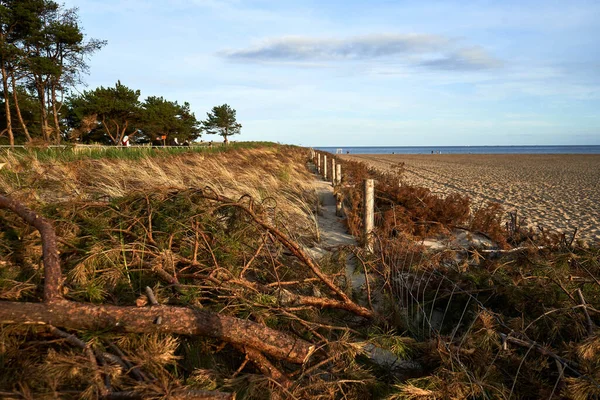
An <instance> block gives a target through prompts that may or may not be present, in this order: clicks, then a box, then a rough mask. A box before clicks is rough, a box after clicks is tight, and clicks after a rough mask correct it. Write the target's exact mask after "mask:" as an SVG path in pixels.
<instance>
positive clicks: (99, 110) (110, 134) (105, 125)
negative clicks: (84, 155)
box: [70, 81, 142, 144]
mask: <svg viewBox="0 0 600 400" xmlns="http://www.w3.org/2000/svg"><path fill="white" fill-rule="evenodd" d="M139 97H140V91H139V90H133V89H130V88H128V87H127V86H125V85H123V84H121V81H118V82H117V83H116V85H115V86H114V87H106V88H105V87H103V86H100V87H99V88H97V89H94V90H91V91H84V92H83V94H82V95H81V96H76V97H72V98H71V99H70V109H71V121H72V125H73V127H74V128H75V130H74V131H73V135H72V136H74V137H77V136H79V137H80V138H82V139H85V137H86V136H87V135H92V136H94V138H95V139H96V140H97V141H103V140H101V139H102V138H101V137H98V134H97V133H98V130H100V131H101V132H102V133H103V134H104V135H105V140H106V139H108V140H109V141H110V142H111V143H113V144H120V143H121V142H122V141H123V138H124V137H125V136H126V135H132V134H134V133H136V132H137V130H138V128H137V126H136V124H137V123H138V120H139V118H140V114H141V111H142V109H141V104H140V102H139V100H138V99H139ZM94 120H95V121H96V123H95V124H94V123H93V121H94ZM98 139H100V140H98Z"/></svg>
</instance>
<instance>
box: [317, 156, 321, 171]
mask: <svg viewBox="0 0 600 400" xmlns="http://www.w3.org/2000/svg"><path fill="white" fill-rule="evenodd" d="M317 172H318V173H321V153H319V154H317Z"/></svg>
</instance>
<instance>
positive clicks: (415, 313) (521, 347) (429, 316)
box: [375, 240, 600, 399]
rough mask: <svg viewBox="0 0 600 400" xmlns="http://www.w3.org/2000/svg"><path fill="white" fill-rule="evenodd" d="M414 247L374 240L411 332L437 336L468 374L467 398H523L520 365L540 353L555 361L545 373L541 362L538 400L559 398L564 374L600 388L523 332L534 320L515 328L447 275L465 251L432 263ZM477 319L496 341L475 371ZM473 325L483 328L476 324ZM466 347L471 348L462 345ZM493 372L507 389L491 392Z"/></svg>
mask: <svg viewBox="0 0 600 400" xmlns="http://www.w3.org/2000/svg"><path fill="white" fill-rule="evenodd" d="M412 246H413V247H412V249H411V245H410V244H407V246H406V248H405V251H404V252H402V251H401V252H396V251H390V249H389V248H388V246H387V243H386V242H385V241H381V240H379V241H377V242H376V248H375V252H376V253H378V254H380V255H381V257H382V263H383V264H384V265H386V266H387V267H388V270H389V277H388V278H387V280H388V282H387V288H388V290H389V291H390V294H391V295H392V296H393V298H394V299H395V300H396V304H397V306H398V310H399V311H400V313H401V314H402V317H403V320H404V324H405V326H406V329H407V331H408V332H409V333H410V335H411V336H412V337H414V338H416V339H417V340H421V341H423V340H430V339H435V340H436V341H437V343H438V344H439V345H440V346H442V350H443V351H444V352H445V353H446V354H447V356H448V357H449V360H450V366H451V368H452V369H453V370H454V371H458V372H461V373H463V374H464V376H466V377H467V379H468V380H469V382H470V387H471V388H472V389H471V390H472V393H471V394H470V396H469V397H471V398H486V399H491V398H507V399H514V398H523V396H522V395H520V394H518V392H517V388H518V385H519V378H520V377H522V376H523V374H524V373H525V370H524V365H528V367H530V366H531V365H530V364H531V363H539V360H540V358H539V357H541V358H542V359H544V358H545V359H547V360H552V361H554V364H555V366H556V370H555V372H554V373H550V374H548V371H549V370H550V368H551V367H550V366H547V365H546V366H544V367H545V368H544V371H545V374H540V379H544V380H546V381H547V382H548V383H549V384H550V386H551V387H552V390H551V391H550V393H549V394H546V395H547V396H545V395H544V394H542V393H540V397H538V398H548V399H553V398H563V397H562V396H561V394H560V388H561V387H562V386H563V383H564V379H565V376H566V375H568V376H572V377H576V378H580V379H584V380H586V381H587V382H588V384H589V385H591V386H593V387H595V388H596V389H600V383H599V382H597V381H596V380H595V379H594V377H592V376H590V375H586V374H585V373H583V372H582V371H580V369H579V365H578V363H577V362H576V361H573V360H570V359H567V358H565V357H563V356H561V355H560V352H559V351H556V350H554V349H553V348H552V347H551V346H550V345H548V344H545V343H538V342H536V341H535V340H533V339H531V338H530V337H529V336H528V335H527V333H526V332H525V331H526V330H527V329H528V328H529V327H530V326H531V325H532V324H533V323H534V322H536V321H537V319H536V320H534V321H533V322H531V323H530V324H529V325H528V326H526V327H525V328H523V329H517V328H515V326H514V324H508V323H507V322H506V321H505V318H504V316H503V315H502V314H501V313H499V312H497V311H495V310H494V309H493V307H488V305H486V304H485V300H484V299H481V298H480V296H479V293H478V292H477V291H472V290H469V289H467V288H465V287H464V286H465V285H464V281H457V280H454V279H452V278H451V277H449V276H448V275H452V274H449V271H452V272H453V273H455V274H459V273H461V271H459V270H457V269H458V268H459V266H460V265H461V263H464V262H467V258H468V257H469V253H468V251H467V249H464V251H463V252H462V253H458V254H457V253H456V252H454V253H453V255H454V257H455V258H454V260H451V261H448V260H446V261H445V262H444V261H440V260H439V259H437V260H434V261H432V259H431V258H432V257H433V256H432V255H431V254H429V253H427V252H424V251H413V250H414V245H412ZM453 269H454V270H453ZM579 308H585V305H581V306H573V307H571V311H576V310H577V309H579ZM586 314H587V313H586ZM545 316H546V315H542V316H540V317H539V318H543V317H545ZM481 318H487V319H491V320H492V321H493V324H490V325H493V334H492V336H493V337H494V339H495V340H493V341H492V342H494V344H491V346H493V347H495V353H494V355H493V357H492V359H491V361H489V362H488V365H487V366H485V368H483V369H481V368H479V369H478V368H474V367H473V364H476V363H477V362H476V361H477V360H475V362H474V360H472V359H471V357H470V356H469V355H468V354H469V352H471V351H473V350H472V347H473V343H472V338H471V336H470V335H472V334H473V333H474V328H475V327H476V326H477V325H481V324H480V322H481ZM539 318H538V319H539ZM478 323H479V324H478ZM477 328H478V329H481V327H479V326H478V327H477ZM466 345H468V347H469V349H466V348H465V346H466ZM492 351H493V350H492ZM465 354H467V356H466V357H465ZM534 354H536V355H537V356H534ZM507 357H508V358H510V359H511V361H512V365H515V358H517V362H516V365H518V367H517V368H516V369H510V368H507V362H506V358H507ZM534 357H537V358H535V359H534ZM465 358H467V359H468V361H466V360H465ZM492 372H493V373H494V374H498V373H500V374H502V375H503V376H504V378H503V381H504V382H510V385H509V386H510V387H508V386H507V385H504V389H505V390H504V391H503V390H502V389H498V390H490V385H489V382H488V378H489V377H490V375H491V374H492ZM527 374H528V375H531V373H530V371H527ZM528 379H531V376H528V377H527V378H526V379H525V381H527V380H528ZM551 381H552V382H551ZM550 386H548V387H550ZM473 388H477V389H478V390H474V389H473ZM525 397H526V396H525Z"/></svg>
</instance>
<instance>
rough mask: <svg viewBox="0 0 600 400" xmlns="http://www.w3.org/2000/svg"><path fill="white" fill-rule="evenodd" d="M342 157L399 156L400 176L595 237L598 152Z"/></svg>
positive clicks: (379, 162)
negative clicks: (401, 168) (500, 205)
mask: <svg viewBox="0 0 600 400" xmlns="http://www.w3.org/2000/svg"><path fill="white" fill-rule="evenodd" d="M341 157H342V158H343V159H348V160H354V161H362V162H365V163H368V164H370V165H372V166H373V167H376V168H380V169H387V168H389V167H390V166H392V165H394V164H396V163H400V162H404V163H405V174H404V180H405V181H406V182H407V183H410V184H415V185H421V186H425V187H427V188H429V189H431V190H432V191H433V192H436V193H440V194H443V195H446V194H449V193H452V192H459V193H462V194H468V195H469V196H471V198H472V199H473V204H474V206H477V205H478V204H481V203H482V202H487V201H495V202H498V203H500V204H502V205H504V207H505V209H506V211H513V210H517V211H518V214H519V215H520V216H521V217H524V218H527V222H528V223H529V225H532V226H541V227H544V228H546V229H554V230H557V231H560V232H567V233H572V232H573V231H574V229H575V228H578V233H577V238H579V239H585V240H591V241H594V242H599V241H600V155H587V154H544V155H529V154H460V155H459V154H431V155H429V154H428V155H413V154H377V155H373V154H355V155H343V156H341Z"/></svg>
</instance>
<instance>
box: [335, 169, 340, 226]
mask: <svg viewBox="0 0 600 400" xmlns="http://www.w3.org/2000/svg"><path fill="white" fill-rule="evenodd" d="M338 165H339V164H338ZM335 215H337V216H338V217H341V216H342V194H341V193H338V194H336V195H335Z"/></svg>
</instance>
